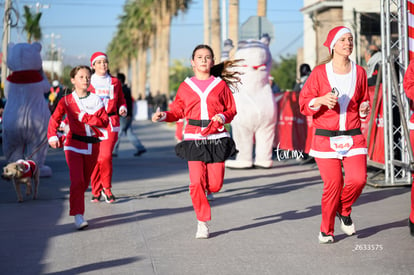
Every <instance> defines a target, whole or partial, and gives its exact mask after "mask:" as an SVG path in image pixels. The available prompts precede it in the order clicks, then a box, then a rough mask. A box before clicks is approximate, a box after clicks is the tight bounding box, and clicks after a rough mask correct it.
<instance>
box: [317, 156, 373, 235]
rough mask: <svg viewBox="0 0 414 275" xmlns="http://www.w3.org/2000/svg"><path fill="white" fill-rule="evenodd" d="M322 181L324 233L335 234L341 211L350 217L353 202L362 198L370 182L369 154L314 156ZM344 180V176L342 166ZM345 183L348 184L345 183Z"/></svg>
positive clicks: (322, 230) (322, 226) (322, 224)
mask: <svg viewBox="0 0 414 275" xmlns="http://www.w3.org/2000/svg"><path fill="white" fill-rule="evenodd" d="M315 160H316V163H317V164H318V167H319V171H320V173H321V177H322V180H323V193H322V201H321V205H322V223H321V228H320V229H321V232H324V233H326V234H329V235H333V234H334V225H335V216H336V213H337V212H338V213H339V214H341V215H343V216H349V215H350V214H351V210H352V204H353V203H354V202H355V201H356V200H357V199H358V198H359V196H360V195H361V193H362V189H364V186H365V183H366V181H367V156H366V155H356V156H352V157H345V158H344V159H343V160H342V161H341V160H340V159H322V158H315ZM341 162H342V164H343V166H344V170H345V179H344V177H343V175H342V166H341ZM344 184H345V185H344Z"/></svg>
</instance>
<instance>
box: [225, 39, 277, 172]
mask: <svg viewBox="0 0 414 275" xmlns="http://www.w3.org/2000/svg"><path fill="white" fill-rule="evenodd" d="M234 59H236V60H237V59H243V60H244V61H242V62H241V67H240V68H237V70H238V71H240V72H241V73H242V75H241V76H240V78H241V83H240V84H239V85H238V91H235V92H234V93H233V95H234V99H235V101H236V106H237V115H236V116H235V117H234V119H233V121H232V122H231V127H232V134H233V139H234V141H235V143H236V147H237V150H239V153H238V154H237V156H236V159H235V160H227V161H226V164H225V165H226V167H228V168H239V169H243V168H251V167H252V166H253V165H254V166H256V167H260V168H271V167H272V166H273V159H272V155H273V154H272V153H273V140H274V137H275V128H276V104H275V100H274V96H273V93H272V89H271V87H270V84H269V73H270V69H271V66H272V56H271V53H270V51H269V38H268V37H264V38H262V39H261V40H260V41H259V40H243V41H240V42H239V44H238V49H237V51H236V53H235V56H234ZM254 145H256V146H255V151H254V154H255V159H254V160H253V148H254Z"/></svg>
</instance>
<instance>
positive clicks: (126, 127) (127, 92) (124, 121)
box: [112, 73, 147, 157]
mask: <svg viewBox="0 0 414 275" xmlns="http://www.w3.org/2000/svg"><path fill="white" fill-rule="evenodd" d="M117 78H118V79H119V81H121V84H122V92H123V93H124V97H125V102H126V106H127V115H126V117H120V118H119V123H120V126H121V129H120V131H119V133H118V140H117V142H116V143H115V147H114V150H113V151H112V156H114V157H117V156H118V148H119V140H120V138H121V136H122V135H123V134H125V135H126V136H127V137H128V139H129V141H130V142H131V143H132V145H134V147H135V148H136V150H137V151H136V152H135V154H134V156H136V157H138V156H140V155H142V154H143V153H145V152H146V151H147V150H146V149H145V147H144V145H142V143H141V141H140V140H139V138H137V136H136V135H135V134H134V132H133V130H132V127H131V125H132V121H133V119H132V114H133V104H132V103H133V100H132V96H131V89H130V88H129V87H128V85H126V84H125V75H124V74H123V73H118V74H117Z"/></svg>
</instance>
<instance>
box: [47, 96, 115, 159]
mask: <svg viewBox="0 0 414 275" xmlns="http://www.w3.org/2000/svg"><path fill="white" fill-rule="evenodd" d="M65 115H66V121H67V122H68V123H69V133H68V134H67V138H66V141H65V146H64V150H71V151H74V152H77V153H79V154H85V155H90V154H91V153H92V144H91V143H86V142H83V141H79V140H75V139H73V138H72V133H74V134H76V135H79V136H87V137H98V138H100V139H106V138H107V137H108V133H107V131H106V130H105V127H107V125H108V122H109V119H108V115H107V113H106V112H105V107H104V105H103V103H102V100H101V99H100V98H99V97H98V96H97V95H95V94H93V93H89V94H88V96H86V97H82V98H80V97H78V95H77V94H76V92H72V93H71V94H69V95H67V96H65V97H63V98H62V99H61V100H60V101H59V103H58V105H57V107H56V110H55V111H54V112H53V114H52V116H51V117H50V120H49V127H48V131H47V138H48V140H49V141H56V140H58V139H59V138H58V128H59V127H60V123H61V122H62V119H63V117H64V116H65Z"/></svg>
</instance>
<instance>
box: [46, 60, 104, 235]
mask: <svg viewBox="0 0 414 275" xmlns="http://www.w3.org/2000/svg"><path fill="white" fill-rule="evenodd" d="M91 73H92V72H91V69H90V68H89V67H87V66H77V67H75V68H73V69H72V71H71V72H70V77H71V82H72V84H73V85H74V88H75V89H74V91H73V92H72V93H71V94H68V95H67V96H65V97H63V98H62V99H61V100H60V101H59V103H58V105H57V107H56V109H55V111H54V113H53V114H52V116H51V118H50V120H49V127H48V132H47V137H48V141H49V145H50V146H51V147H52V148H59V147H61V146H62V140H61V139H60V138H59V136H60V135H59V133H58V130H59V129H60V126H61V122H62V119H63V118H64V117H65V116H66V118H65V120H66V122H67V123H68V124H69V129H70V130H69V132H68V133H67V136H66V140H65V142H64V146H63V149H64V151H65V156H66V162H67V164H68V167H69V175H70V182H71V183H70V196H69V203H70V212H69V214H70V215H71V216H75V225H76V227H77V228H78V229H83V228H85V227H87V226H88V223H87V222H86V221H85V220H84V218H83V214H84V212H85V191H86V189H87V188H88V186H89V182H90V180H91V174H92V170H93V169H94V168H95V165H96V163H97V159H98V154H99V142H100V141H101V140H102V139H105V138H106V136H107V133H106V130H105V127H106V126H107V125H108V123H109V119H108V115H107V113H106V111H105V106H104V104H103V103H102V100H101V99H100V98H99V97H98V96H96V95H95V94H92V93H90V92H88V90H87V89H88V87H89V85H90V78H91Z"/></svg>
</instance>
